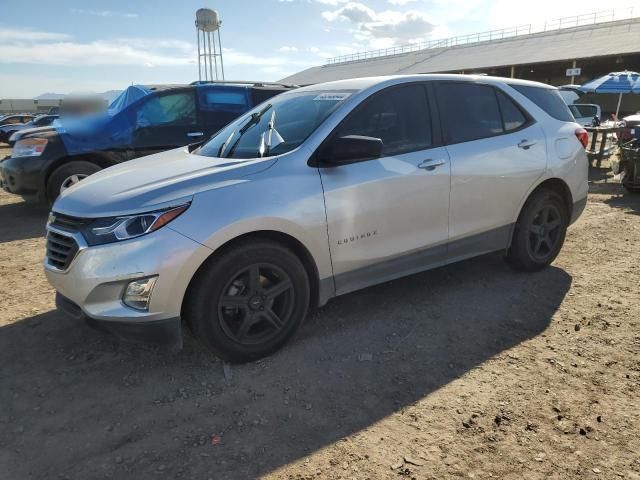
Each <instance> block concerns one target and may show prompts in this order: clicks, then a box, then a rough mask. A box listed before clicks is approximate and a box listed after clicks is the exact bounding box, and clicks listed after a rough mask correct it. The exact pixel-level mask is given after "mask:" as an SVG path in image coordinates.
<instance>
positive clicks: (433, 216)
mask: <svg viewBox="0 0 640 480" xmlns="http://www.w3.org/2000/svg"><path fill="white" fill-rule="evenodd" d="M428 92H429V87H428V86H427V85H426V84H424V83H415V84H404V85H399V86H393V87H389V88H387V89H385V90H382V91H380V92H378V93H375V94H373V95H372V96H371V97H369V98H368V99H366V100H365V101H364V102H363V103H361V104H360V106H359V107H357V108H356V109H355V110H354V111H353V112H352V113H351V114H350V115H349V116H348V117H347V118H346V119H345V120H344V121H343V122H342V123H341V124H340V125H339V126H338V127H337V128H336V130H335V131H334V132H333V134H332V135H331V137H330V138H329V139H328V140H327V141H328V142H330V141H331V139H332V138H339V137H343V136H347V135H363V136H369V137H375V138H380V139H382V142H383V151H382V156H381V157H380V158H375V159H370V160H366V161H360V162H357V163H351V164H346V165H339V166H335V167H328V168H321V169H320V174H321V179H322V186H323V189H324V198H325V207H326V214H327V224H328V235H329V243H330V251H331V259H332V264H333V272H334V278H335V284H336V292H337V293H338V294H341V293H346V292H349V291H352V290H356V289H358V288H362V287H365V286H367V285H372V284H375V283H379V282H382V281H385V280H390V279H393V278H397V277H400V276H403V275H407V274H409V273H413V272H417V271H420V270H423V269H425V268H427V267H429V266H433V265H435V264H440V263H441V262H442V261H444V259H445V257H446V242H447V237H448V212H449V159H448V156H447V152H446V150H445V149H444V148H443V147H442V146H440V141H439V136H440V132H439V128H438V124H439V122H437V121H434V115H435V108H434V107H435V105H434V103H435V102H434V100H433V97H432V96H431V104H430V102H429V95H428Z"/></svg>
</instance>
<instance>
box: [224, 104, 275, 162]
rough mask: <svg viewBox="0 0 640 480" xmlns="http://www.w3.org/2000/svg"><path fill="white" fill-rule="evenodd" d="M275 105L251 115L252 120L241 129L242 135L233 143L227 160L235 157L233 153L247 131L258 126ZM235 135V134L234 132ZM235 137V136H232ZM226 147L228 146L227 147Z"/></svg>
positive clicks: (269, 105) (267, 106)
mask: <svg viewBox="0 0 640 480" xmlns="http://www.w3.org/2000/svg"><path fill="white" fill-rule="evenodd" d="M272 106H273V105H271V104H270V103H268V104H267V105H265V107H264V108H263V109H262V110H260V111H259V112H255V113H252V114H251V118H249V121H248V122H247V123H246V124H245V125H244V126H243V127H242V128H241V129H240V135H238V138H236V141H235V142H233V145H231V148H230V149H229V153H228V154H227V158H230V157H231V155H233V152H235V150H236V147H237V146H238V143H239V142H240V139H241V138H242V136H243V135H244V134H245V132H246V131H247V130H249V129H250V128H251V127H253V126H254V125H256V124H257V123H258V122H260V119H261V118H262V116H263V115H264V114H265V113H267V112H268V111H269V109H270V108H271V107H272ZM234 133H235V132H234ZM232 136H233V135H232ZM225 146H226V145H225Z"/></svg>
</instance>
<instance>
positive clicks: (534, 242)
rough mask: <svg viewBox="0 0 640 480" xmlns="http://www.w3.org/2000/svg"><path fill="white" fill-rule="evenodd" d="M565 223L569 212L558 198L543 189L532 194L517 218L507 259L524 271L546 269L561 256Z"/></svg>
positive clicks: (565, 229) (566, 224)
mask: <svg viewBox="0 0 640 480" xmlns="http://www.w3.org/2000/svg"><path fill="white" fill-rule="evenodd" d="M568 224H569V213H568V211H567V208H566V205H565V203H564V201H563V199H562V197H561V196H560V195H558V194H557V193H556V192H554V191H551V190H544V189H543V190H538V191H537V192H534V193H533V194H532V195H531V197H530V198H529V199H528V200H527V202H526V203H525V206H524V208H523V209H522V212H521V213H520V218H518V223H517V224H516V228H515V231H514V234H513V239H512V240H511V247H510V248H509V251H508V253H507V260H508V261H509V263H510V264H511V265H513V266H514V267H515V268H517V269H518V270H524V271H536V270H540V269H542V268H544V267H546V266H548V265H549V264H550V263H551V262H553V261H554V260H555V258H556V257H557V256H558V253H560V249H561V248H562V245H563V244H564V239H565V236H566V233H567V226H568Z"/></svg>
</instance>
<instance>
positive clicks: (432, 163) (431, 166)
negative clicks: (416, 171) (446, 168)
mask: <svg viewBox="0 0 640 480" xmlns="http://www.w3.org/2000/svg"><path fill="white" fill-rule="evenodd" d="M445 163H447V162H445V161H444V160H432V159H430V158H428V159H427V160H424V161H423V162H422V163H420V164H419V165H418V168H422V169H423V170H426V171H428V172H430V171H432V170H435V169H436V168H438V167H440V166H442V165H444V164H445Z"/></svg>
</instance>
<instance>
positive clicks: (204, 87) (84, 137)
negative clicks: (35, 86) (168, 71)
mask: <svg viewBox="0 0 640 480" xmlns="http://www.w3.org/2000/svg"><path fill="white" fill-rule="evenodd" d="M291 88H293V87H292V86H288V85H280V84H263V83H242V82H233V83H224V82H215V83H201V82H198V83H194V84H191V85H153V86H143V85H133V86H131V87H129V88H127V89H126V90H124V91H123V92H122V93H121V94H120V96H118V98H116V99H115V100H114V101H113V103H112V104H111V105H110V106H109V108H108V109H107V111H106V112H102V113H100V114H94V115H91V116H83V117H75V118H73V117H69V118H64V117H63V118H61V119H59V120H57V121H56V122H55V123H54V124H53V125H52V126H51V127H46V128H39V129H37V130H32V131H29V132H25V134H24V135H22V136H21V137H20V139H19V140H18V141H17V142H16V144H15V145H14V148H13V152H12V154H11V157H9V158H7V159H5V160H4V161H2V162H1V163H0V184H1V185H2V187H3V188H4V189H5V190H6V191H8V192H10V193H14V194H17V195H22V196H23V197H24V198H25V199H27V200H35V201H37V202H39V203H52V202H53V201H54V200H55V199H56V197H57V196H58V195H59V194H60V192H61V191H63V190H65V189H67V188H69V187H70V186H71V185H73V184H75V183H77V182H78V181H80V180H82V179H83V178H86V177H88V176H89V175H91V174H93V173H95V172H97V171H99V170H101V169H103V168H107V167H110V166H112V165H115V164H118V163H120V162H124V161H126V160H131V159H133V158H137V157H142V156H144V155H150V154H153V153H158V152H161V151H164V150H169V149H172V148H178V147H182V146H185V145H188V144H194V143H199V142H202V141H204V140H206V139H207V138H209V137H210V136H211V135H212V134H214V133H216V132H217V131H218V130H220V129H221V128H222V127H224V126H225V125H226V124H228V123H229V122H231V121H232V120H234V119H235V118H236V117H238V116H239V115H241V114H243V113H244V112H246V111H247V110H249V109H251V108H253V107H254V106H255V105H257V104H259V103H262V102H263V101H264V100H267V99H268V98H271V97H273V96H274V95H277V94H279V93H281V92H283V91H286V90H289V89H291Z"/></svg>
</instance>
